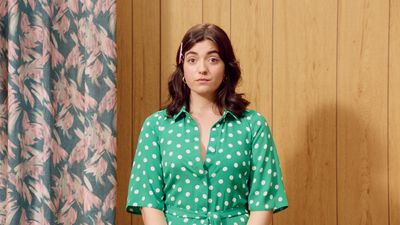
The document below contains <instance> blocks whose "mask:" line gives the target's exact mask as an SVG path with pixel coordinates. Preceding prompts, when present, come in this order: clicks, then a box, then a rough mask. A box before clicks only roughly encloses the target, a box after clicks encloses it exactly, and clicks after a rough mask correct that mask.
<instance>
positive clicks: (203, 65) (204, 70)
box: [198, 60, 207, 75]
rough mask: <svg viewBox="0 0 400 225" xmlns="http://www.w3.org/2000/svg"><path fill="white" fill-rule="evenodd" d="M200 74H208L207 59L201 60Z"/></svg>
mask: <svg viewBox="0 0 400 225" xmlns="http://www.w3.org/2000/svg"><path fill="white" fill-rule="evenodd" d="M198 71H199V74H202V75H206V74H207V65H206V61H205V60H200V62H199V67H198Z"/></svg>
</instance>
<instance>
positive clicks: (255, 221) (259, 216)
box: [247, 211, 272, 225]
mask: <svg viewBox="0 0 400 225" xmlns="http://www.w3.org/2000/svg"><path fill="white" fill-rule="evenodd" d="M271 224H272V211H250V217H249V221H248V222H247V225H271Z"/></svg>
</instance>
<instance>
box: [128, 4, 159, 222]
mask: <svg viewBox="0 0 400 225" xmlns="http://www.w3.org/2000/svg"><path fill="white" fill-rule="evenodd" d="M160 4H161V3H160V0H147V1H144V0H133V27H134V31H135V32H134V33H133V65H134V67H133V74H134V80H133V91H134V92H133V93H134V97H133V108H134V113H133V115H134V118H133V141H134V142H133V146H134V150H135V151H136V146H137V140H138V138H139V134H140V129H141V127H142V124H143V122H144V120H145V119H146V118H147V117H148V116H149V115H150V114H152V113H154V112H156V111H158V110H159V108H160V67H161V60H160V51H161V50H160V41H161V40H160V30H161V27H160ZM149 15H151V16H149ZM132 221H133V224H134V225H139V224H143V221H142V218H141V216H137V215H135V216H133V220H132Z"/></svg>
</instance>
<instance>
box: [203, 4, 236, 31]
mask: <svg viewBox="0 0 400 225" xmlns="http://www.w3.org/2000/svg"><path fill="white" fill-rule="evenodd" d="M203 23H213V24H216V25H218V26H220V27H221V28H222V29H224V31H225V32H226V33H227V34H228V35H230V28H231V0H203Z"/></svg>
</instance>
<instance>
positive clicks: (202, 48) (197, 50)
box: [186, 40, 219, 54]
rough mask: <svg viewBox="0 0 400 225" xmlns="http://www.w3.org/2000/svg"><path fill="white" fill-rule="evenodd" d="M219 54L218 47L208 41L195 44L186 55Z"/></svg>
mask: <svg viewBox="0 0 400 225" xmlns="http://www.w3.org/2000/svg"><path fill="white" fill-rule="evenodd" d="M212 53H219V51H218V46H217V45H216V44H215V43H214V42H213V41H210V40H203V41H200V42H197V43H196V44H194V45H193V47H192V48H190V49H189V50H188V51H187V52H186V54H212Z"/></svg>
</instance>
